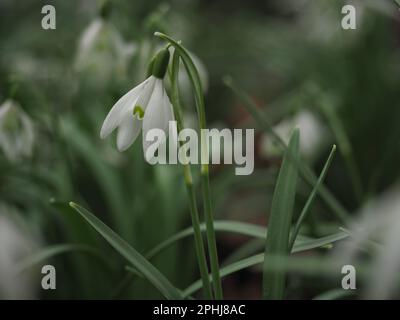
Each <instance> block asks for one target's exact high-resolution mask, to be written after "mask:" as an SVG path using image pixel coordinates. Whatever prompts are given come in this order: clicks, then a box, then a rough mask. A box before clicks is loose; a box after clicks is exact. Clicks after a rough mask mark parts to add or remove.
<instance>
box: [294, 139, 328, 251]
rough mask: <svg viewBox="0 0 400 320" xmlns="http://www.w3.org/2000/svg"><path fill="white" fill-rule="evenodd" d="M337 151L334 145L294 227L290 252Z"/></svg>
mask: <svg viewBox="0 0 400 320" xmlns="http://www.w3.org/2000/svg"><path fill="white" fill-rule="evenodd" d="M335 151H336V146H335V145H333V147H332V150H331V152H330V154H329V157H328V159H327V160H326V162H325V165H324V167H323V168H322V171H321V174H320V175H319V177H318V180H317V183H316V184H315V186H314V188H313V190H312V191H311V194H310V196H309V197H308V199H307V202H306V204H305V205H304V208H303V210H302V211H301V213H300V216H299V218H298V219H297V222H296V224H295V226H294V229H293V231H292V236H291V240H290V244H289V249H290V250H291V249H292V248H293V246H294V242H295V241H296V237H297V235H298V234H299V231H300V227H301V224H302V223H303V221H304V219H305V218H306V215H307V213H308V212H309V211H310V207H311V204H312V203H313V201H314V199H315V196H316V195H317V191H318V188H319V187H320V185H321V183H322V182H323V181H324V179H325V176H326V173H327V172H328V169H329V167H330V165H331V163H332V159H333V156H334V154H335Z"/></svg>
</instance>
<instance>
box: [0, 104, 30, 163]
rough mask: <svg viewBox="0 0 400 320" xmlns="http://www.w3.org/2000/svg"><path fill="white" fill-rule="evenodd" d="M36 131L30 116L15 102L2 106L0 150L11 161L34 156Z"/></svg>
mask: <svg viewBox="0 0 400 320" xmlns="http://www.w3.org/2000/svg"><path fill="white" fill-rule="evenodd" d="M33 144H34V129H33V124H32V121H31V119H30V118H29V116H28V115H27V114H26V113H25V112H24V111H23V110H22V109H21V107H20V106H19V105H18V104H17V103H16V102H15V101H13V100H6V101H5V102H4V103H3V104H2V105H1V106H0V148H1V149H2V150H3V152H4V154H5V156H6V157H7V158H8V159H9V160H10V161H13V162H14V161H18V160H19V159H21V158H23V157H30V156H31V155H32V150H33Z"/></svg>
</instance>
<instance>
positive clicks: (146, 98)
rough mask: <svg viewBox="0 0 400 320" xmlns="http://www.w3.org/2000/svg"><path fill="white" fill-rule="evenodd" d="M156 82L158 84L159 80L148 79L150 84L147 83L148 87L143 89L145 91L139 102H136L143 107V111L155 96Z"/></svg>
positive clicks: (154, 78) (151, 77) (152, 77)
mask: <svg viewBox="0 0 400 320" xmlns="http://www.w3.org/2000/svg"><path fill="white" fill-rule="evenodd" d="M156 82H157V78H156V77H154V76H150V77H149V78H148V82H147V84H146V86H145V87H144V88H143V91H142V93H141V94H140V97H139V99H138V101H137V102H136V105H138V106H140V107H142V108H143V111H145V110H146V108H147V105H148V104H149V102H150V98H151V97H152V95H153V92H154V88H155V84H156Z"/></svg>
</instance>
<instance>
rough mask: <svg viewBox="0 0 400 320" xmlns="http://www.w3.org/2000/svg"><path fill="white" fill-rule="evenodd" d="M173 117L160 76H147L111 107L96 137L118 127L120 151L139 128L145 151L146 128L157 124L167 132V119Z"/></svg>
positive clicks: (146, 145) (151, 127)
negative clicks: (141, 131) (141, 132)
mask: <svg viewBox="0 0 400 320" xmlns="http://www.w3.org/2000/svg"><path fill="white" fill-rule="evenodd" d="M173 120H174V114H173V110H172V105H171V102H170V101H169V98H168V95H167V93H166V92H165V88H164V82H163V80H162V79H159V78H157V77H155V76H150V77H149V78H147V79H146V80H145V81H144V82H142V83H141V84H139V85H138V86H136V87H135V88H133V89H132V90H131V91H129V92H128V93H127V94H125V95H124V96H123V97H122V98H120V99H119V100H118V101H117V103H116V104H115V105H114V106H113V107H112V109H111V111H110V112H109V113H108V115H107V117H106V119H105V120H104V123H103V126H102V128H101V131H100V137H101V138H102V139H104V138H105V137H107V136H108V135H109V134H110V133H111V132H112V131H114V129H116V128H117V127H118V134H117V148H118V150H119V151H124V150H126V149H128V148H129V147H130V146H131V145H132V143H133V142H134V141H135V140H136V138H137V136H138V135H139V133H140V130H141V129H142V128H143V149H144V152H145V154H146V150H147V147H148V143H147V142H146V141H145V137H146V134H147V132H148V131H149V130H150V129H154V128H158V129H161V130H163V131H164V132H165V133H167V132H168V124H169V121H173Z"/></svg>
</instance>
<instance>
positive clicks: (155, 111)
mask: <svg viewBox="0 0 400 320" xmlns="http://www.w3.org/2000/svg"><path fill="white" fill-rule="evenodd" d="M165 94H166V93H165V91H164V87H163V83H162V80H160V79H157V80H156V83H155V86H154V91H153V94H152V96H151V98H150V100H149V103H148V106H147V108H146V111H145V114H144V119H143V151H144V154H146V150H147V148H148V147H149V145H150V144H151V143H149V142H147V141H146V135H147V132H148V131H149V130H151V129H155V128H157V129H162V130H165V128H166V126H167V128H168V123H167V124H165V115H164V111H165V110H164V108H163V104H164V95H165Z"/></svg>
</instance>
